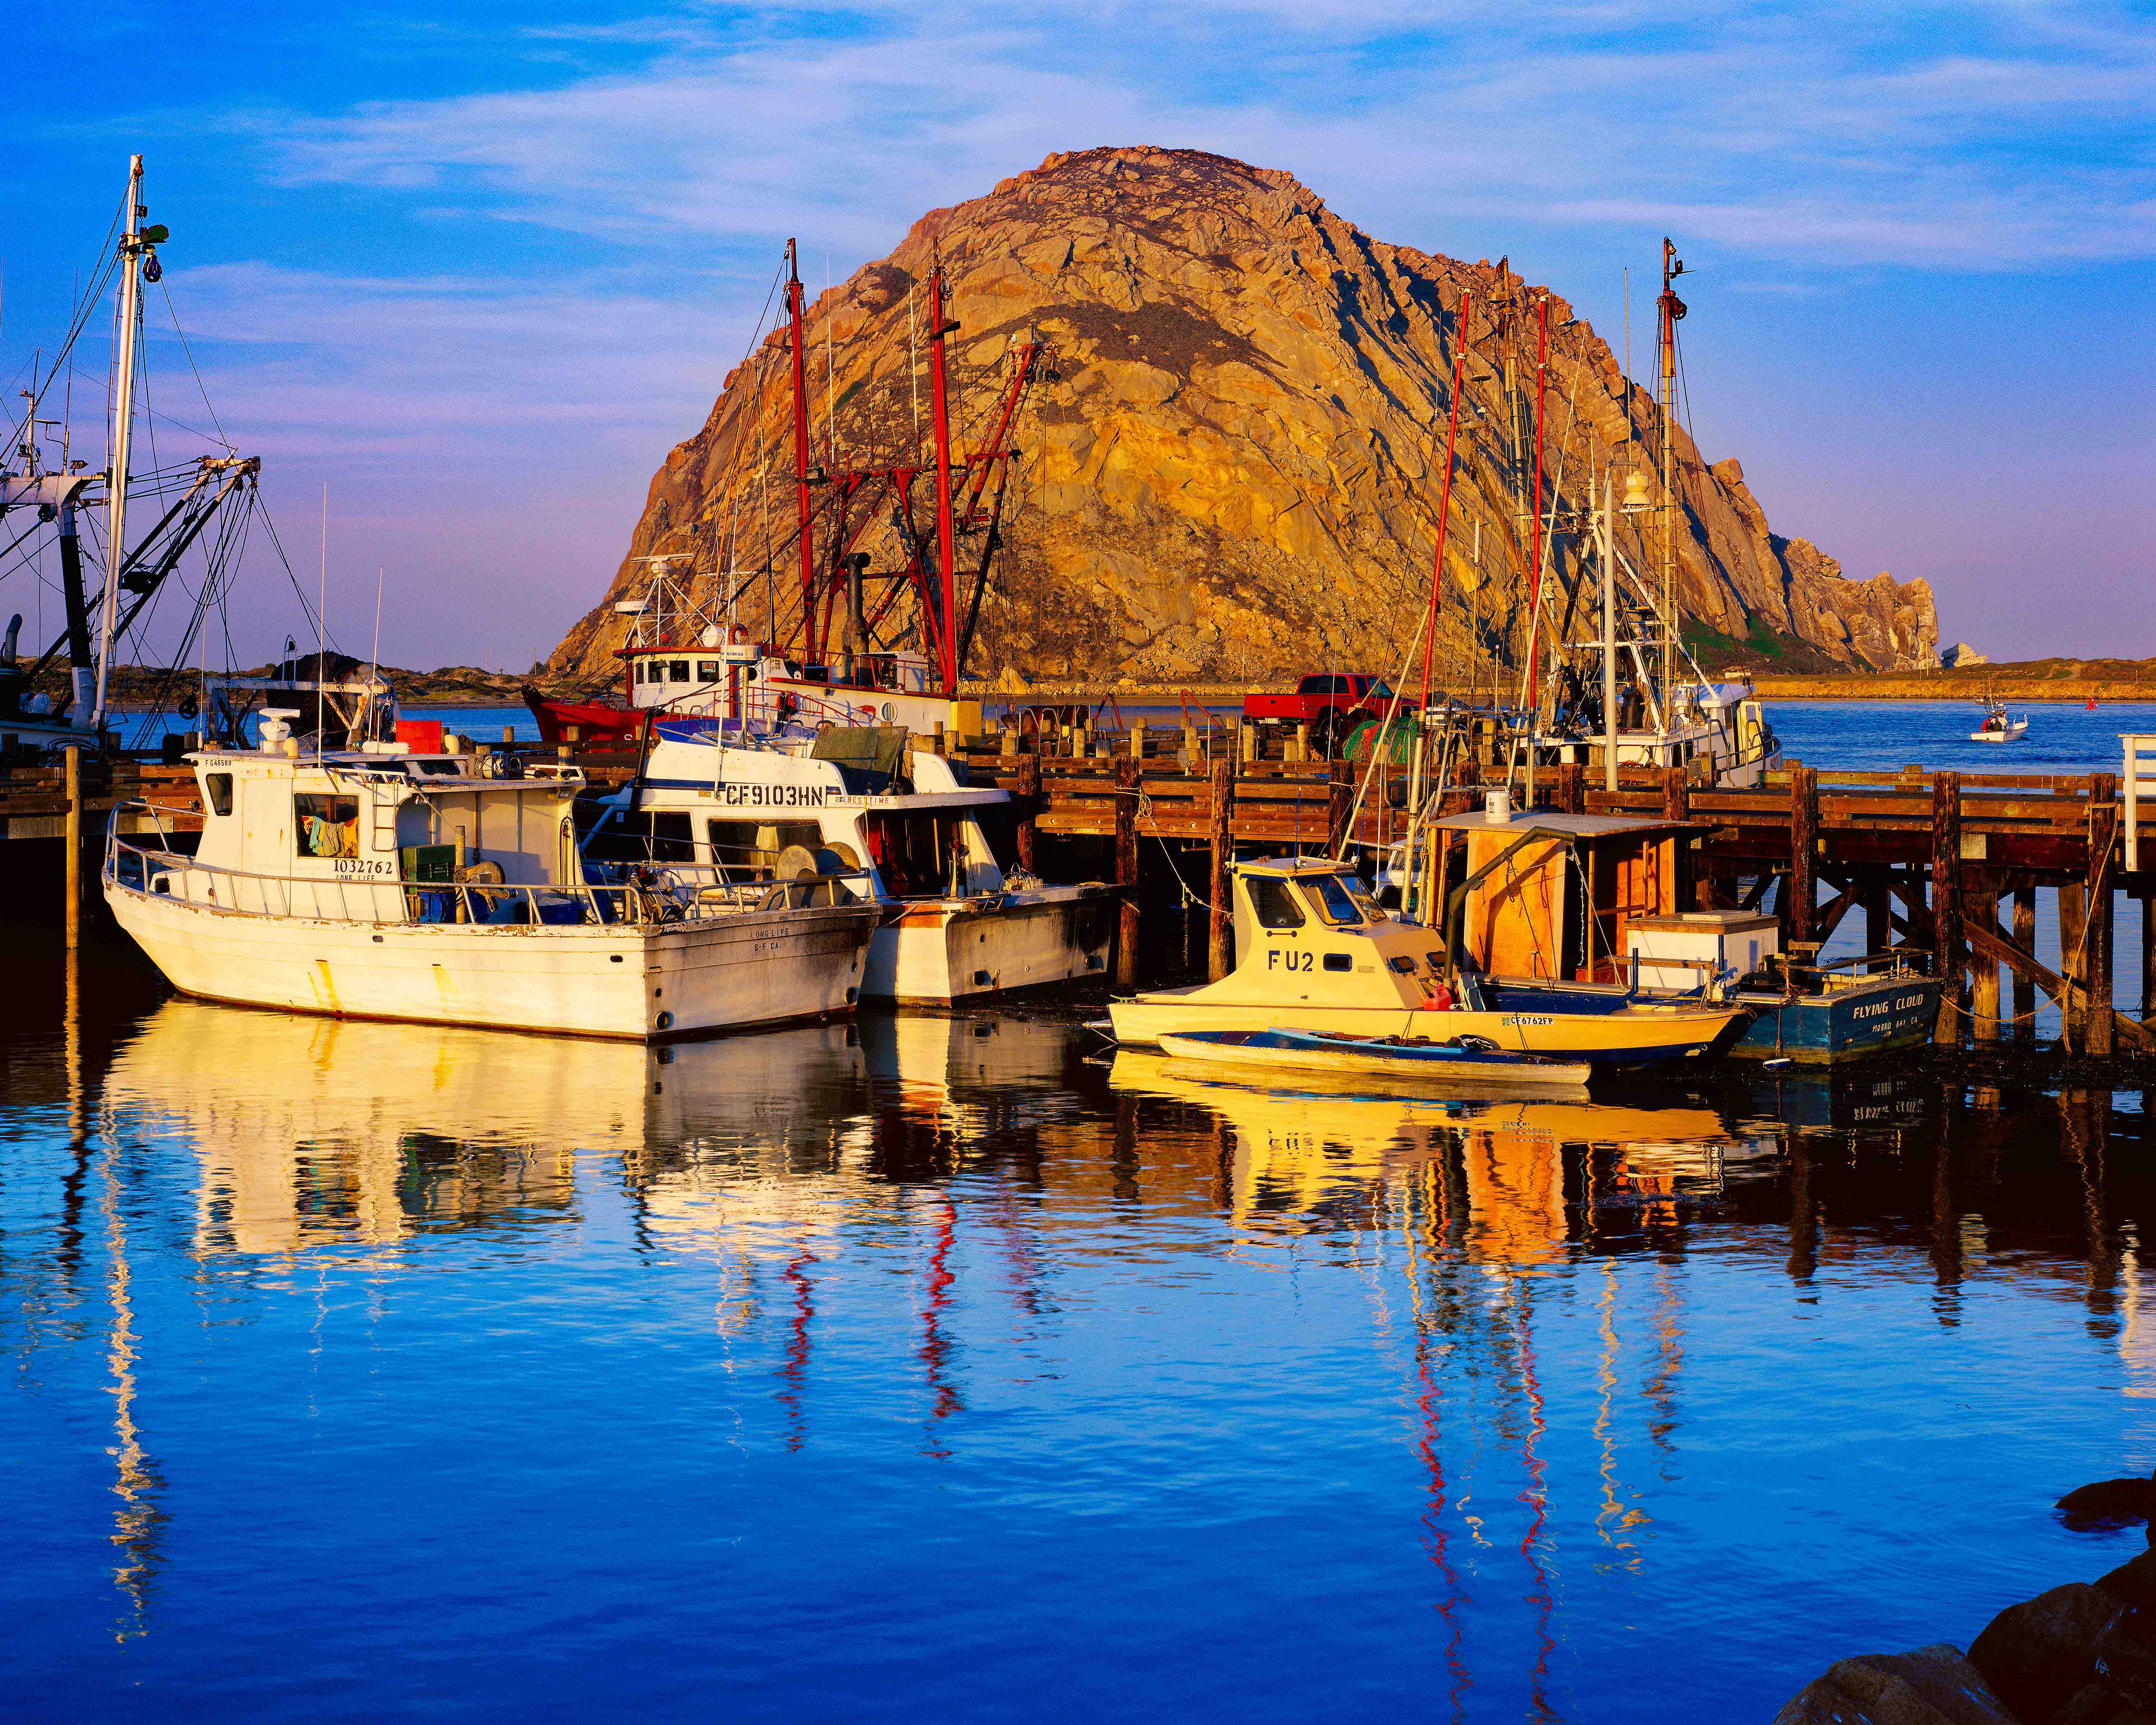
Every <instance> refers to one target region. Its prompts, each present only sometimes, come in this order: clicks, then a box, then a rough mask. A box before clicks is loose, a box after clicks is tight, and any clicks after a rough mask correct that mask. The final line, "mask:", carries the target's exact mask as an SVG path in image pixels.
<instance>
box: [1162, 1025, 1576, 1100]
mask: <svg viewBox="0 0 2156 1725" xmlns="http://www.w3.org/2000/svg"><path fill="white" fill-rule="evenodd" d="M1160 1046H1161V1051H1162V1052H1163V1054H1165V1055H1168V1058H1169V1059H1171V1060H1203V1061H1204V1062H1206V1063H1208V1064H1209V1065H1224V1066H1235V1067H1240V1068H1242V1069H1245V1071H1246V1072H1247V1073H1248V1075H1249V1076H1259V1075H1260V1074H1262V1073H1279V1072H1304V1073H1309V1072H1329V1073H1332V1074H1334V1075H1336V1076H1341V1077H1350V1078H1365V1079H1366V1078H1382V1079H1389V1080H1394V1081H1399V1080H1407V1081H1412V1082H1414V1083H1417V1084H1428V1083H1432V1082H1438V1083H1459V1082H1461V1081H1471V1082H1472V1083H1474V1084H1476V1085H1478V1086H1490V1087H1492V1088H1501V1089H1505V1090H1576V1089H1578V1087H1579V1086H1582V1085H1584V1084H1585V1083H1586V1082H1587V1078H1588V1074H1589V1072H1590V1071H1591V1070H1593V1069H1592V1068H1591V1067H1590V1066H1589V1064H1588V1063H1587V1062H1586V1061H1585V1060H1549V1059H1546V1058H1544V1057H1543V1056H1542V1055H1528V1054H1514V1053H1512V1052H1510V1051H1508V1050H1505V1049H1501V1048H1500V1047H1498V1046H1497V1045H1496V1043H1494V1042H1492V1041H1491V1040H1489V1039H1488V1038H1486V1037H1482V1036H1454V1037H1449V1038H1447V1039H1446V1040H1443V1041H1434V1040H1430V1039H1429V1038H1426V1037H1420V1036H1350V1035H1342V1034H1339V1033H1337V1032H1332V1033H1328V1032H1326V1031H1322V1030H1188V1031H1184V1032H1183V1033H1182V1034H1175V1033H1173V1032H1171V1033H1169V1034H1165V1035H1163V1036H1162V1038H1161V1039H1160Z"/></svg>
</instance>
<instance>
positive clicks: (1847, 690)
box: [1753, 659, 2156, 706]
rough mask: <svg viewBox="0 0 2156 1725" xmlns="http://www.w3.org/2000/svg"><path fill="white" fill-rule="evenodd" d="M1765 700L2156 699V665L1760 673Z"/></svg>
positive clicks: (2054, 663)
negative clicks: (1791, 674) (1800, 673)
mask: <svg viewBox="0 0 2156 1725" xmlns="http://www.w3.org/2000/svg"><path fill="white" fill-rule="evenodd" d="M1753 685H1755V686H1756V687H1757V688H1758V691H1759V696H1760V698H1761V699H1762V700H1765V701H1979V700H1981V699H1983V698H1984V696H1987V695H1989V696H1995V697H1997V698H1998V699H1999V700H2000V701H2060V702H2070V703H2071V704H2073V705H2075V706H2079V705H2080V704H2081V703H2082V701H2088V700H2091V699H2094V700H2097V701H2156V660H2147V659H2038V660H2020V661H2019V662H2017V663H2013V664H2007V665H1968V666H1957V667H1955V668H1953V670H1946V669H1941V670H1928V671H1851V672H1834V673H1831V674H1828V675H1816V676H1815V675H1795V676H1776V675H1774V673H1773V672H1771V671H1762V672H1757V673H1755V674H1754V675H1753Z"/></svg>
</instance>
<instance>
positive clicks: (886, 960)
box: [586, 719, 1119, 1004]
mask: <svg viewBox="0 0 2156 1725" xmlns="http://www.w3.org/2000/svg"><path fill="white" fill-rule="evenodd" d="M963 772H964V768H962V766H961V765H959V764H958V763H957V762H952V761H951V760H949V759H947V757H944V756H942V755H940V754H937V753H936V752H934V751H933V750H931V749H927V748H922V747H919V746H918V743H917V740H916V738H914V737H912V736H911V733H910V732H908V731H907V730H906V728H905V727H903V726H823V727H819V728H816V729H813V730H812V729H809V728H808V727H805V726H793V727H788V728H786V729H782V730H779V731H777V732H767V733H763V734H757V733H756V732H748V731H744V730H742V729H740V728H737V727H736V726H732V725H731V724H722V723H721V721H718V720H716V719H672V720H668V721H664V722H662V723H661V724H660V725H659V726H658V727H657V729H656V732H655V735H654V739H653V742H652V747H651V750H650V752H649V757H647V759H646V761H645V763H644V771H643V772H642V773H641V774H640V775H639V778H637V779H636V781H635V782H634V783H632V784H629V785H628V786H626V787H624V788H623V789H622V790H621V791H619V792H618V793H615V794H614V795H613V797H611V798H608V799H607V800H606V801H605V802H603V803H602V804H601V805H600V809H601V813H600V814H599V817H598V819H597V820H595V821H594V822H593V824H592V825H591V826H590V828H589V829H588V832H587V834H586V843H587V844H588V845H590V846H591V847H592V848H593V854H594V855H603V856H606V857H609V858H613V859H616V860H623V861H627V860H644V861H648V862H649V863H650V864H651V865H654V866H655V867H659V868H661V869H673V868H675V867H676V866H681V867H685V868H686V869H687V870H690V871H691V873H692V874H693V875H696V876H698V877H710V878H715V879H717V880H726V881H734V882H741V883H748V882H753V881H769V880H784V879H790V878H793V876H795V875H798V874H799V873H800V872H801V871H803V870H809V871H811V872H815V871H819V870H821V871H822V872H824V873H847V874H854V873H858V874H859V875H860V876H861V877H862V879H863V880H864V881H865V889H864V890H865V891H866V893H867V895H868V896H870V897H871V898H873V899H875V900H877V901H880V902H881V903H882V904H884V905H885V906H888V907H889V908H890V911H891V916H889V917H888V919H887V920H886V921H885V922H883V923H882V924H881V925H880V927H878V928H877V930H876V932H875V936H874V937H873V938H872V939H871V941H870V944H869V952H868V959H867V964H866V968H865V973H864V975H863V978H862V982H861V993H862V997H863V998H864V999H871V1000H875V999H883V1000H892V1001H901V1002H912V1003H918V1004H945V1003H948V1002H950V1001H953V1000H962V999H979V998H982V997H985V996H988V995H992V994H998V993H1010V992H1011V991H1013V990H1015V989H1019V988H1040V987H1044V986H1047V985H1050V984H1054V983H1069V982H1076V981H1081V980H1083V979H1084V978H1088V977H1094V976H1098V975H1100V974H1101V973H1102V972H1103V971H1104V970H1105V969H1106V963H1107V953H1108V948H1109V946H1110V943H1111V940H1112V938H1113V936H1114V932H1115V916H1116V906H1117V903H1118V901H1119V900H1118V896H1117V891H1116V888H1115V887H1114V886H1111V885H1108V884H1106V883H1105V882H1099V881H1092V882H1085V883H1081V884H1078V885H1071V886H1055V885H1051V884H1050V883H1049V882H1047V881H1045V880H1041V879H1039V876H1037V875H1033V874H1031V873H1029V872H1028V871H1026V870H1021V869H1019V868H1017V867H1008V868H1007V867H1006V866H1005V865H1004V863H1003V861H1002V860H1000V859H999V858H998V855H997V854H996V850H995V846H994V845H993V841H992V839H991V838H990V828H991V826H992V825H993V824H997V823H998V822H1000V821H1004V820H1006V819H1008V818H1009V815H1010V814H1011V796H1010V793H1009V792H1008V791H1005V790H1003V789H1001V788H998V787H995V786H977V785H969V784H968V783H965V782H964V779H963V778H962V774H963Z"/></svg>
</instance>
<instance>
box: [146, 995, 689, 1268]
mask: <svg viewBox="0 0 2156 1725" xmlns="http://www.w3.org/2000/svg"><path fill="white" fill-rule="evenodd" d="M648 1058H649V1056H648V1055H647V1052H646V1050H644V1049H643V1048H641V1047H639V1046H636V1045H632V1044H627V1043H613V1042H606V1041H602V1040H598V1039H595V1038H558V1039H557V1038H543V1037H536V1036H516V1035H508V1034H500V1033H498V1032H489V1031H480V1030H459V1029H451V1028H449V1027H446V1026H441V1025H430V1024H377V1023H372V1022H367V1021H363V1020H357V1019H318V1018H311V1017H305V1016H300V1015H297V1014H284V1013H275V1012H255V1011H250V1010H248V1009H244V1008H239V1007H227V1006H219V1005H215V1004H210V1003H208V1002H203V1001H196V1000H189V999H173V1000H171V1001H168V1002H167V1004H165V1005H164V1006H162V1007H161V1008H160V1009H158V1010H157V1012H156V1013H155V1014H153V1015H152V1016H151V1019H149V1021H148V1023H146V1024H145V1025H144V1026H143V1029H142V1032H141V1034H140V1035H139V1036H137V1037H136V1039H135V1040H133V1041H131V1042H130V1043H129V1044H127V1045H126V1046H125V1047H124V1048H123V1049H122V1050H121V1051H120V1053H119V1055H118V1056H117V1057H116V1058H115V1060H114V1061H113V1064H112V1067H111V1070H110V1073H109V1074H108V1076H107V1077H106V1080H105V1111H106V1112H107V1114H108V1116H114V1117H127V1118H130V1119H131V1122H132V1123H133V1124H134V1125H135V1126H136V1128H137V1129H141V1130H147V1131H157V1130H161V1129H163V1130H172V1129H177V1131H178V1132H180V1133H181V1134H182V1135H183V1136H184V1137H185V1138H186V1140H187V1142H190V1143H192V1145H193V1147H194V1151H195V1154H196V1156H197V1158H198V1160H199V1162H200V1165H201V1179H200V1182H199V1184H198V1187H197V1189H196V1219H195V1243H196V1246H197V1249H198V1250H200V1251H203V1252H247V1253H256V1252H264V1253H276V1252H293V1251H297V1250H303V1249H305V1248H308V1247H312V1246H317V1245H331V1244H338V1243H348V1244H357V1245H386V1244H388V1243H389V1242H391V1241H393V1240H401V1239H403V1238H404V1237H406V1236H407V1235H414V1234H422V1233H425V1232H428V1231H430V1230H438V1229H445V1228H446V1229H456V1228H467V1227H499V1226H503V1225H525V1224H530V1225H544V1224H547V1223H548V1222H552V1221H566V1220H571V1219H574V1217H575V1214H576V1167H575V1158H576V1154H577V1151H579V1150H591V1151H597V1152H600V1153H621V1152H624V1151H626V1150H628V1149H629V1148H630V1147H633V1146H634V1144H636V1143H638V1142H641V1140H642V1137H643V1128H644V1122H643V1117H642V1108H641V1096H640V1092H641V1091H642V1089H643V1086H644V1066H645V1065H646V1063H647V1060H648Z"/></svg>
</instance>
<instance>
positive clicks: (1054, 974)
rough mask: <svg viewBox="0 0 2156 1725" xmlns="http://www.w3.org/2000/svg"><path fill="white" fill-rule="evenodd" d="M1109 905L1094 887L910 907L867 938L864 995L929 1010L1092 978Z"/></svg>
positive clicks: (1109, 895)
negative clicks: (981, 997)
mask: <svg viewBox="0 0 2156 1725" xmlns="http://www.w3.org/2000/svg"><path fill="white" fill-rule="evenodd" d="M1115 903H1116V892H1115V889H1113V888H1112V887H1102V886H1049V887H1041V888H1038V889H1035V890H1033V891H1026V892H1016V893H1009V894H1003V895H996V896H988V897H983V898H976V899H941V900H936V901H931V902H927V903H922V902H919V901H915V902H911V903H909V904H907V905H906V907H905V909H904V911H902V912H901V914H900V915H899V916H897V918H896V920H894V921H892V922H888V923H886V924H885V925H884V927H880V928H879V929H878V930H877V931H876V932H875V938H874V939H873V940H871V941H870V943H869V954H868V967H867V969H866V972H865V975H864V979H863V981H862V983H861V993H862V997H863V998H864V999H870V1000H893V1001H898V1002H901V1003H912V1004H926V1005H935V1004H948V1003H949V1002H952V1001H954V1000H964V999H973V998H976V997H978V996H982V995H988V994H1000V993H1009V992H1010V991H1011V990H1012V989H1014V988H1044V987H1048V986H1050V985H1052V984H1055V983H1069V982H1075V981H1077V980H1079V979H1081V978H1085V977H1089V976H1097V975H1099V974H1100V973H1101V971H1102V969H1103V968H1105V966H1106V954H1107V949H1108V944H1109V941H1110V937H1111V933H1112V930H1113V912H1114V909H1115Z"/></svg>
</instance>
